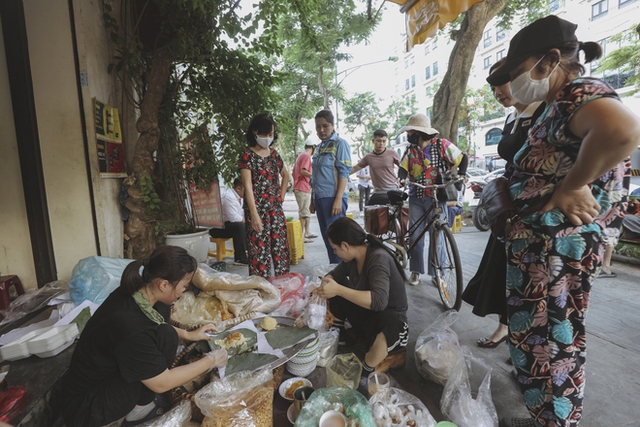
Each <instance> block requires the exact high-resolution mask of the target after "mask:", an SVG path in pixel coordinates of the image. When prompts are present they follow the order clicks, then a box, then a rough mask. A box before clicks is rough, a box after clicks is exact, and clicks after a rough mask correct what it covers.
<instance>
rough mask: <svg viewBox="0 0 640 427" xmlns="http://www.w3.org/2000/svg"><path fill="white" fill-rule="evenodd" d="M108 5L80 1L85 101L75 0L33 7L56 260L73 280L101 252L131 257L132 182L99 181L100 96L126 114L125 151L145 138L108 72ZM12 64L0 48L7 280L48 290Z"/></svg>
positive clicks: (34, 65) (32, 42) (0, 267)
mask: <svg viewBox="0 0 640 427" xmlns="http://www.w3.org/2000/svg"><path fill="white" fill-rule="evenodd" d="M101 5H102V3H101V2H94V1H91V0H75V2H74V3H73V13H74V17H75V23H76V35H77V40H78V52H79V54H78V56H79V64H80V71H81V72H82V73H84V74H85V76H86V77H87V79H85V80H84V81H86V82H87V83H86V84H83V86H82V88H81V92H82V98H83V99H82V101H80V99H79V96H78V88H77V81H78V79H77V76H76V67H75V58H74V50H73V38H72V31H71V30H72V26H71V21H70V19H71V17H70V13H69V3H68V1H67V0H30V1H28V2H24V13H25V21H26V25H27V38H28V43H29V44H28V46H29V56H30V61H31V72H32V81H33V89H34V94H35V95H34V96H35V105H36V115H37V121H38V130H39V135H40V146H41V151H42V162H43V170H44V179H45V188H46V196H47V202H48V209H49V215H50V224H51V233H52V239H53V249H54V257H55V263H56V268H57V272H58V278H59V279H61V280H68V279H69V278H70V277H71V272H72V270H73V267H74V266H75V265H76V263H77V262H78V260H80V259H82V258H85V257H87V256H91V255H96V254H98V253H100V254H101V255H103V256H111V257H121V256H122V254H123V251H122V236H123V223H122V221H121V219H120V217H121V213H120V206H119V202H118V193H119V189H120V184H121V181H122V180H121V179H106V178H100V176H99V169H98V158H97V152H96V143H95V129H94V123H93V101H92V100H93V97H97V98H98V99H100V100H101V101H103V102H105V103H107V104H109V105H112V106H115V107H118V108H119V109H120V120H121V124H122V128H123V135H124V137H123V139H124V142H125V144H127V143H129V145H130V146H132V143H135V139H136V137H137V134H136V132H135V122H134V118H135V117H134V114H133V110H132V109H131V108H130V107H126V106H125V105H123V96H122V91H121V90H119V89H118V87H119V84H118V81H117V80H116V78H115V77H114V76H110V75H109V74H108V73H107V65H108V62H109V58H110V57H111V53H110V52H109V51H108V43H107V34H106V31H105V29H104V22H103V20H102V6H101ZM116 16H117V14H116ZM0 43H2V40H0ZM5 61H6V59H5V54H4V45H3V44H0V170H1V171H2V173H3V176H2V184H1V185H0V200H2V203H0V223H1V224H2V226H1V227H0V272H2V273H3V274H5V273H11V274H17V275H19V276H20V278H21V279H22V281H23V283H24V284H25V286H26V287H27V288H35V287H36V286H37V285H38V284H37V283H36V278H35V271H34V261H33V254H32V251H31V242H30V236H29V228H28V223H27V213H26V208H25V202H24V195H23V190H22V181H21V175H20V166H19V158H18V151H17V142H16V136H15V126H14V123H13V112H12V105H11V97H10V92H9V81H8V77H7V70H6V64H5ZM83 113H84V117H85V118H86V127H87V128H86V134H85V133H83V127H82V114H83ZM128 135H133V137H132V138H129V137H128ZM85 139H86V140H87V141H88V145H85ZM85 150H88V159H89V167H87V154H86V151H85ZM92 194H93V200H94V204H95V220H94V214H93V211H92V203H91V200H92V199H91V198H92ZM96 236H97V238H96ZM40 285H43V284H40Z"/></svg>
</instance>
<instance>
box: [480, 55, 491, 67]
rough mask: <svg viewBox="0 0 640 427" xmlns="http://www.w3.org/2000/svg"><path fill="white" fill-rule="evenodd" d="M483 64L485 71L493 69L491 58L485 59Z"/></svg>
mask: <svg viewBox="0 0 640 427" xmlns="http://www.w3.org/2000/svg"><path fill="white" fill-rule="evenodd" d="M482 64H483V68H484V69H485V70H488V69H489V68H491V57H490V56H487V57H486V58H484V59H483V60H482Z"/></svg>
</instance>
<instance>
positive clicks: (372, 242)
mask: <svg viewBox="0 0 640 427" xmlns="http://www.w3.org/2000/svg"><path fill="white" fill-rule="evenodd" d="M367 241H368V242H369V246H371V247H372V248H381V249H384V250H385V251H387V253H388V254H389V255H391V258H393V262H394V263H395V264H396V268H397V269H398V271H399V272H400V276H401V277H402V280H407V276H406V275H405V274H404V268H402V265H401V264H400V262H399V261H398V259H397V258H396V256H395V254H394V253H393V252H391V249H389V247H388V246H387V245H385V244H384V242H383V241H382V240H380V239H379V238H378V237H377V236H374V235H373V234H370V233H367Z"/></svg>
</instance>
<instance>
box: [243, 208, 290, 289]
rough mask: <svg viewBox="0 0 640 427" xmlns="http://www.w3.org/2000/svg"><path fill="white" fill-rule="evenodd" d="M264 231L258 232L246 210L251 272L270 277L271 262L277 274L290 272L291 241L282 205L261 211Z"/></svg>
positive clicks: (266, 277)
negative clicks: (288, 238)
mask: <svg viewBox="0 0 640 427" xmlns="http://www.w3.org/2000/svg"><path fill="white" fill-rule="evenodd" d="M258 213H259V214H260V218H261V219H262V233H260V234H258V233H257V232H256V231H255V230H254V229H253V227H252V226H251V215H250V214H249V213H248V212H245V220H246V221H247V250H248V256H249V274H250V275H252V276H262V277H264V278H265V279H268V278H269V277H270V276H271V262H272V261H273V271H274V274H275V275H276V276H282V275H283V274H286V273H288V272H289V241H288V240H287V222H286V219H285V217H284V212H283V211H282V207H281V206H280V207H275V206H274V207H272V208H271V209H268V210H266V212H260V211H258Z"/></svg>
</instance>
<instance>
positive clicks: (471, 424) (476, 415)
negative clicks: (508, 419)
mask: <svg viewBox="0 0 640 427" xmlns="http://www.w3.org/2000/svg"><path fill="white" fill-rule="evenodd" d="M461 353H463V357H461V358H459V359H458V362H457V363H456V365H455V367H454V369H453V371H452V372H451V376H450V377H449V380H448V381H447V384H446V385H445V387H444V390H443V392H442V398H441V399H440V409H441V410H442V413H443V414H444V415H445V416H446V417H448V419H450V420H451V421H452V422H453V423H455V424H456V425H457V426H458V427H498V413H497V412H496V407H495V405H494V404H493V400H492V398H491V370H492V369H491V367H490V366H489V365H488V364H487V363H486V362H485V361H484V360H483V359H481V358H475V357H473V355H472V354H471V350H470V349H469V348H468V347H464V349H463V351H462V352H461Z"/></svg>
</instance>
